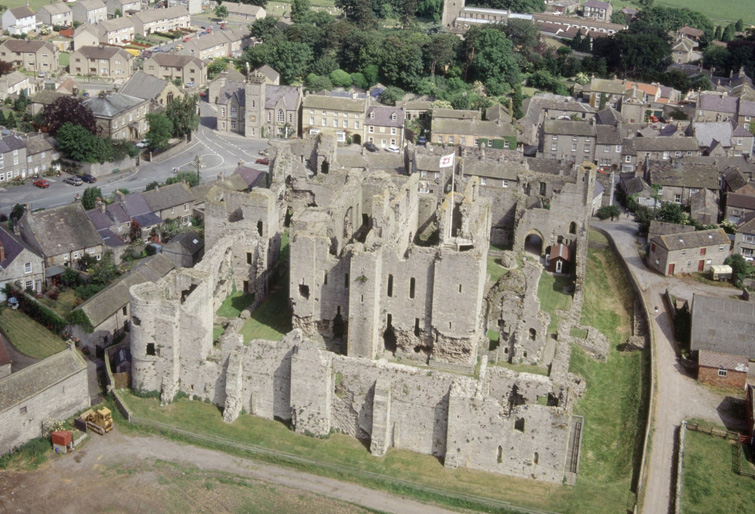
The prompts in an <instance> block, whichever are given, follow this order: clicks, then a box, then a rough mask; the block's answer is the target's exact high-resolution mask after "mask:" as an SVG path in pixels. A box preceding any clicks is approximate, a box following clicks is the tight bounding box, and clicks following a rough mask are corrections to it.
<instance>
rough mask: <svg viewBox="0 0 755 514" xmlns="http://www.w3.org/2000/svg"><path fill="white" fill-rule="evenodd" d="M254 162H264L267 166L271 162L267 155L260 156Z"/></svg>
mask: <svg viewBox="0 0 755 514" xmlns="http://www.w3.org/2000/svg"><path fill="white" fill-rule="evenodd" d="M254 162H256V163H257V164H264V165H265V166H267V165H268V164H270V159H268V158H267V157H260V158H259V159H257V160H256V161H254Z"/></svg>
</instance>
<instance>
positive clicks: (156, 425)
mask: <svg viewBox="0 0 755 514" xmlns="http://www.w3.org/2000/svg"><path fill="white" fill-rule="evenodd" d="M115 398H116V405H119V410H120V405H121V401H120V398H119V396H118V394H117V392H116V394H115ZM123 407H124V409H126V412H128V409H127V408H126V407H125V405H123ZM121 412H123V411H121ZM124 416H125V414H124ZM128 418H129V421H130V422H131V423H132V424H135V425H142V426H145V427H148V428H152V429H155V430H157V431H158V432H162V433H167V434H172V435H177V436H180V437H181V438H184V439H190V440H194V441H198V442H200V443H205V444H210V445H213V446H215V447H217V446H220V447H222V448H226V449H232V450H235V451H240V452H244V453H247V454H249V455H252V456H254V457H258V458H261V460H266V461H268V462H272V463H276V464H278V463H280V464H285V465H289V466H293V467H297V468H300V469H301V468H303V469H304V470H305V471H307V470H309V469H317V470H322V471H327V472H330V474H331V476H332V474H335V475H336V477H338V478H341V477H343V478H354V477H357V478H359V479H360V480H361V481H362V482H363V483H366V484H372V485H371V487H372V486H374V484H381V485H382V486H383V489H387V490H389V491H392V492H395V493H401V494H406V493H408V492H409V491H413V492H418V493H421V494H422V493H424V494H426V495H432V496H434V497H436V498H437V497H441V498H444V499H446V500H450V501H451V503H453V504H455V505H457V506H459V505H458V504H467V505H482V506H485V507H486V508H489V509H503V510H508V511H511V512H521V513H526V514H555V513H553V512H552V511H543V510H538V509H531V508H526V507H519V506H516V505H513V504H511V503H508V502H506V501H503V500H495V499H493V498H485V497H483V496H476V495H472V494H466V493H455V492H450V491H448V490H445V489H437V488H434V487H428V486H425V485H422V484H418V483H416V482H411V481H409V480H402V479H400V478H393V477H389V476H387V475H381V474H379V473H373V472H371V471H365V470H362V469H358V468H351V467H348V466H339V465H337V464H329V463H326V462H322V461H314V460H310V459H306V458H304V457H299V456H298V455H293V454H291V453H287V452H282V451H279V450H273V449H270V448H263V447H261V446H256V445H253V444H241V443H238V442H236V441H231V440H229V439H224V438H222V437H217V436H212V435H206V434H197V433H196V432H191V431H189V430H185V429H183V428H179V427H176V426H173V425H168V424H166V423H161V422H159V421H153V420H150V419H146V418H140V417H137V416H133V415H130V414H129V415H128ZM316 474H320V475H322V473H316ZM349 481H352V480H349Z"/></svg>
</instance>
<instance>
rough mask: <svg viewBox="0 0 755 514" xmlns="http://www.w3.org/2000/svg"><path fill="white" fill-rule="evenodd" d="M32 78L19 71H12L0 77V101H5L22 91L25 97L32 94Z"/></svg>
mask: <svg viewBox="0 0 755 514" xmlns="http://www.w3.org/2000/svg"><path fill="white" fill-rule="evenodd" d="M32 84H33V82H32V78H31V77H29V75H24V74H23V73H21V72H20V71H13V72H11V73H8V74H7V75H3V76H0V100H5V99H6V98H8V97H9V96H11V95H19V94H21V91H24V92H25V93H26V95H27V96H31V93H32Z"/></svg>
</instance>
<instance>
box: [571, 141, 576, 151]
mask: <svg viewBox="0 0 755 514" xmlns="http://www.w3.org/2000/svg"><path fill="white" fill-rule="evenodd" d="M571 151H572V152H576V151H577V143H572V145H571Z"/></svg>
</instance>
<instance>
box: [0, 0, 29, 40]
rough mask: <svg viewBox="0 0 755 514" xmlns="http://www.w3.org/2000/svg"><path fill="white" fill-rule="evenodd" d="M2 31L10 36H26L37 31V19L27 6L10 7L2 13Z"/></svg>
mask: <svg viewBox="0 0 755 514" xmlns="http://www.w3.org/2000/svg"><path fill="white" fill-rule="evenodd" d="M2 20H3V30H7V31H8V32H9V33H10V34H11V35H12V36H17V35H21V34H27V33H29V32H34V31H35V30H36V29H37V17H36V16H35V15H34V11H32V10H31V9H30V8H29V6H28V5H22V6H20V7H11V8H9V9H6V10H5V12H4V13H3V18H2Z"/></svg>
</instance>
